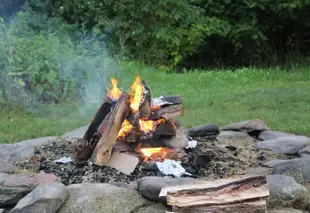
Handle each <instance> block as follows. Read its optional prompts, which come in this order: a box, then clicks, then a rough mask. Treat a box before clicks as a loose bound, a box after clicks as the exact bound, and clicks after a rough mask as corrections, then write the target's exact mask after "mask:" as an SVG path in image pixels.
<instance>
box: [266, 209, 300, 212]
mask: <svg viewBox="0 0 310 213" xmlns="http://www.w3.org/2000/svg"><path fill="white" fill-rule="evenodd" d="M268 212H269V213H303V212H302V211H300V210H297V209H291V208H285V209H273V210H268Z"/></svg>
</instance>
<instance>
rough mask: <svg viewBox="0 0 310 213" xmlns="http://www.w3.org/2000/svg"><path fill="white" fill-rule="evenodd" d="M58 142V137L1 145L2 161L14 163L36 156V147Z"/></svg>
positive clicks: (0, 155)
mask: <svg viewBox="0 0 310 213" xmlns="http://www.w3.org/2000/svg"><path fill="white" fill-rule="evenodd" d="M56 140H57V137H43V138H36V139H32V140H26V141H21V142H18V143H13V144H2V145H0V160H3V161H8V162H14V161H18V160H22V159H25V158H29V157H31V156H33V155H34V151H35V148H36V147H39V146H44V145H47V144H49V143H52V142H54V141H56Z"/></svg>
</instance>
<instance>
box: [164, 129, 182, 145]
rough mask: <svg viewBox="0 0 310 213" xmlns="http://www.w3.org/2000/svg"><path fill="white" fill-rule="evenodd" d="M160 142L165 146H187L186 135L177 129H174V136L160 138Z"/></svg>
mask: <svg viewBox="0 0 310 213" xmlns="http://www.w3.org/2000/svg"><path fill="white" fill-rule="evenodd" d="M162 142H163V143H164V144H165V146H168V147H170V148H173V149H178V148H185V147H187V146H188V138H187V135H186V134H185V133H184V132H183V131H181V130H179V129H177V130H176V136H174V137H171V138H169V139H162Z"/></svg>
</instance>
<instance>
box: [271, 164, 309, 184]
mask: <svg viewBox="0 0 310 213" xmlns="http://www.w3.org/2000/svg"><path fill="white" fill-rule="evenodd" d="M272 173H273V174H284V175H288V176H291V177H294V178H295V180H296V181H297V182H298V183H300V184H305V183H307V182H310V158H296V159H292V160H288V161H286V162H283V163H281V164H278V165H276V166H274V167H273V169H272Z"/></svg>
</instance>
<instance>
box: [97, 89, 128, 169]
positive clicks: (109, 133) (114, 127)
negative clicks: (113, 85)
mask: <svg viewBox="0 0 310 213" xmlns="http://www.w3.org/2000/svg"><path fill="white" fill-rule="evenodd" d="M128 98H129V95H128V93H123V94H122V95H121V97H120V98H119V99H118V101H117V102H116V105H115V106H114V107H113V110H112V112H111V113H110V114H109V116H108V117H107V118H106V119H105V121H104V122H103V123H102V125H100V127H99V129H100V130H99V131H100V133H101V135H100V139H99V142H98V144H97V146H96V148H95V150H94V152H93V154H92V161H93V163H94V164H95V165H98V166H103V165H107V164H108V162H109V160H110V158H111V154H112V149H113V145H114V144H115V143H116V141H117V135H118V132H119V130H120V128H121V125H122V123H123V122H124V120H125V118H126V116H127V114H128V113H129V110H130V108H129V103H128Z"/></svg>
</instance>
